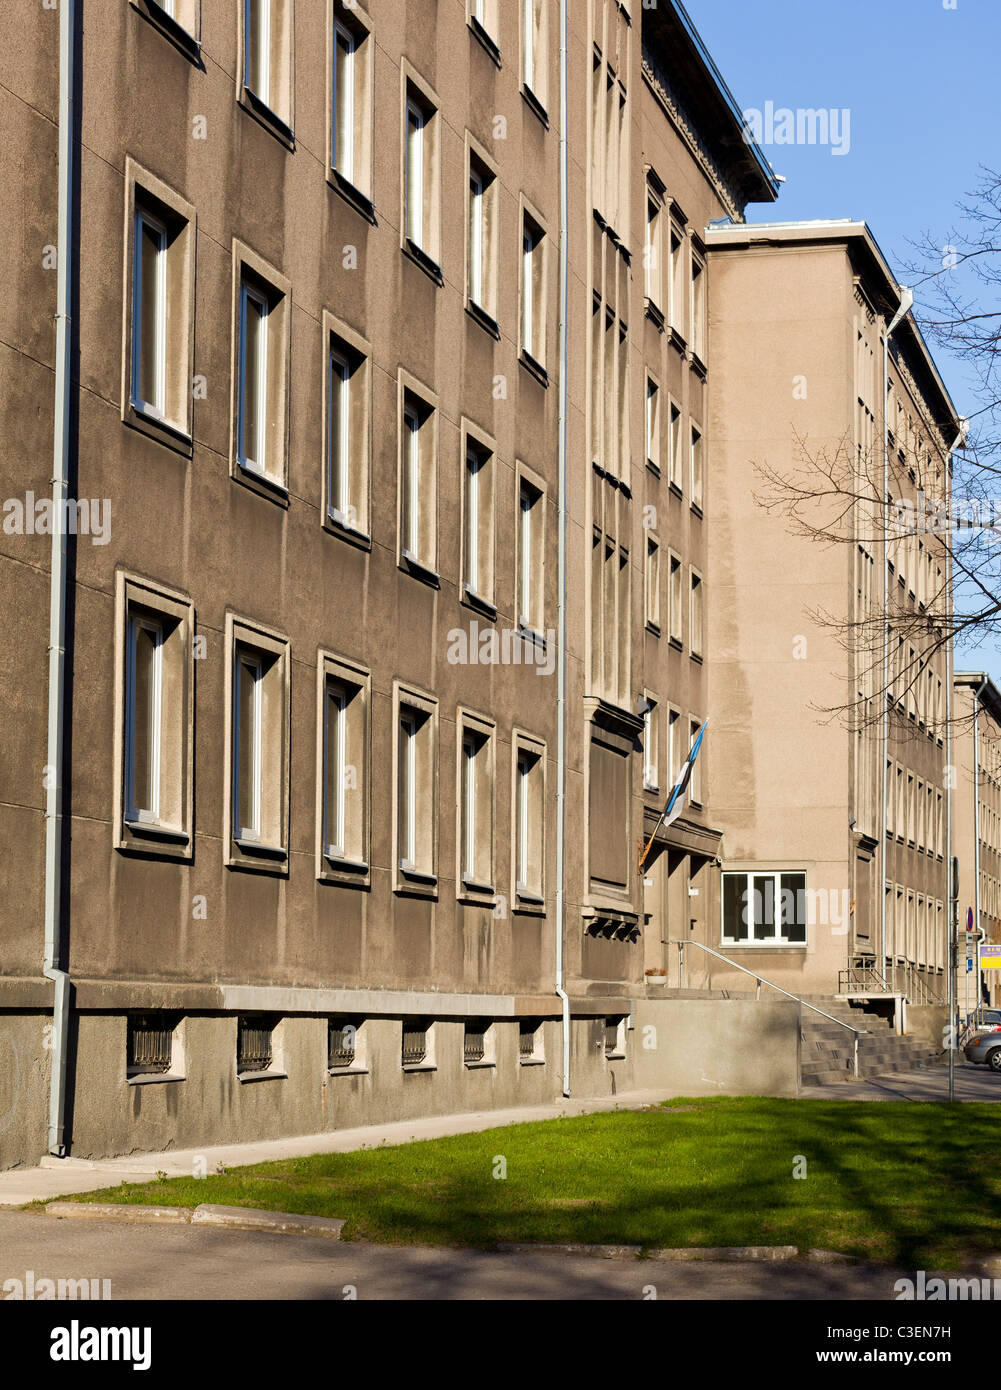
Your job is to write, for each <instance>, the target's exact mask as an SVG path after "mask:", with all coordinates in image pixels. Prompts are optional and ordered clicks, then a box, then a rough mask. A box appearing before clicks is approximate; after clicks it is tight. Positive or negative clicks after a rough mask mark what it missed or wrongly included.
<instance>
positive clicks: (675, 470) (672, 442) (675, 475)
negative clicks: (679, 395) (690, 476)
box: [668, 401, 685, 492]
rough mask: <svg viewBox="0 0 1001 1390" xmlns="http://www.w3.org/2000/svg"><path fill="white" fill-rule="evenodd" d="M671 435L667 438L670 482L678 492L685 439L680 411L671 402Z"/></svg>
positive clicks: (681, 477)
mask: <svg viewBox="0 0 1001 1390" xmlns="http://www.w3.org/2000/svg"><path fill="white" fill-rule="evenodd" d="M670 430H671V437H670V439H669V440H668V450H669V453H670V468H671V474H670V483H671V486H672V487H676V488H677V489H678V491H679V492H680V491H681V490H682V486H683V480H684V473H685V467H684V453H685V441H684V437H683V433H682V428H681V411H680V410H679V409H678V407H677V406H676V405H675V404H674V402H673V401H672V402H671V426H670Z"/></svg>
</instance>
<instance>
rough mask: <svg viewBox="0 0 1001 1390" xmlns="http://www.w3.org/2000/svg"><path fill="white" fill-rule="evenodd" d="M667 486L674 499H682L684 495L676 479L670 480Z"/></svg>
mask: <svg viewBox="0 0 1001 1390" xmlns="http://www.w3.org/2000/svg"><path fill="white" fill-rule="evenodd" d="M667 485H668V487H669V488H670V490H671V491H672V492H673V493H674V495H675V497H677V498H679V499H683V498H684V495H685V494H684V493H683V492H682V490H681V484H680V483H679V482H678V480H677V478H671V479H670V481H669V482H668V484H667Z"/></svg>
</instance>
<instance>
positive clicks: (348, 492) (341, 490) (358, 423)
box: [323, 313, 372, 536]
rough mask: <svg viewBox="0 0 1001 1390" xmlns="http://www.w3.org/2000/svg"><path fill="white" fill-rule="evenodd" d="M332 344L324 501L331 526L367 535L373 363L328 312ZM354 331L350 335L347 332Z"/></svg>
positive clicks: (363, 346)
mask: <svg viewBox="0 0 1001 1390" xmlns="http://www.w3.org/2000/svg"><path fill="white" fill-rule="evenodd" d="M323 322H324V332H325V334H326V338H327V342H328V344H329V348H328V356H327V397H326V403H325V409H326V420H325V426H324V428H325V442H324V449H325V458H324V474H325V485H324V490H325V499H324V511H325V516H326V523H327V526H328V529H329V528H333V529H335V530H338V531H340V532H344V531H349V532H353V533H355V534H357V535H360V536H367V535H368V527H369V471H370V455H371V448H372V434H371V413H372V412H371V393H370V381H371V367H370V352H369V348H368V344H367V343H365V342H364V340H363V339H361V338H359V337H358V336H357V334H355V333H353V332H351V330H350V329H348V328H347V327H345V326H344V325H343V324H339V323H337V321H336V320H334V319H333V318H332V317H331V315H329V314H326V313H325V314H324V316H323ZM348 335H350V337H349V336H348Z"/></svg>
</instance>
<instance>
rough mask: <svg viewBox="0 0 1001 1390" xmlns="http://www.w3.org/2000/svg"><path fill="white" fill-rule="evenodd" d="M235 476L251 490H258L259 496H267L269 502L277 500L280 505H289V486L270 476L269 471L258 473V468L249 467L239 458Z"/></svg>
mask: <svg viewBox="0 0 1001 1390" xmlns="http://www.w3.org/2000/svg"><path fill="white" fill-rule="evenodd" d="M233 478H234V480H235V481H236V482H238V483H242V484H243V486H244V487H246V488H249V489H250V491H251V492H256V493H257V495H258V497H266V498H267V499H268V501H269V502H276V503H277V504H278V506H279V507H288V505H289V493H288V488H287V487H286V486H285V484H284V483H280V482H278V480H277V479H276V478H270V477H268V475H267V473H258V472H257V470H256V469H254V468H248V467H247V466H246V464H243V463H241V462H240V460H239V459H237V460H236V465H235V468H234V470H233Z"/></svg>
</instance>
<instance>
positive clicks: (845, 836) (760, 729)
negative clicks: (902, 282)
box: [703, 222, 959, 1004]
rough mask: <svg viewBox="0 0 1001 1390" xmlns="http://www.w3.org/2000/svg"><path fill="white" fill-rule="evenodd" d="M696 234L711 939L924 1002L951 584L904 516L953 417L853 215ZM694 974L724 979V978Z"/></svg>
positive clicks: (857, 986) (866, 991)
mask: <svg viewBox="0 0 1001 1390" xmlns="http://www.w3.org/2000/svg"><path fill="white" fill-rule="evenodd" d="M707 239H708V243H709V263H710V271H711V281H710V285H711V293H710V305H711V312H712V321H713V330H714V331H713V356H714V369H715V370H714V390H713V393H712V396H711V423H710V429H709V437H710V448H711V451H712V458H713V487H712V488H711V490H710V494H709V497H710V501H709V517H708V519H709V524H710V526H711V529H712V536H713V544H712V546H711V547H710V568H709V580H710V584H711V587H712V592H713V596H714V602H713V604H712V605H711V607H710V614H711V623H710V642H709V651H710V665H711V676H712V680H713V715H714V720H715V727H714V731H713V734H714V757H713V759H712V761H711V762H710V805H711V807H712V813H713V817H714V819H715V821H716V822H717V823H718V824H719V825H720V826H721V828H722V830H723V851H722V858H723V867H722V879H723V885H722V897H723V908H722V913H721V916H720V919H719V922H720V925H719V929H718V934H717V933H715V932H714V934H713V937H712V938H711V939H710V941H709V944H710V945H713V946H715V947H717V948H718V949H721V950H722V951H723V952H725V953H727V954H728V955H730V956H731V957H732V959H734V960H739V961H740V962H741V963H743V964H745V965H747V966H748V967H749V968H750V969H753V970H755V971H757V972H759V973H761V974H763V975H765V976H767V977H768V978H769V979H773V980H775V981H776V983H778V984H780V985H782V986H784V987H785V988H786V989H790V990H792V991H794V992H796V993H798V994H823V995H827V996H828V997H831V996H833V995H834V994H836V993H842V994H853V995H868V996H870V997H872V998H874V999H879V998H880V997H883V998H885V997H887V996H891V997H892V998H893V999H894V1000H906V1001H909V1002H910V1003H911V1004H932V1003H939V1002H941V1001H942V999H943V997H944V993H945V981H944V977H943V970H944V966H945V943H946V933H945V912H946V905H947V901H948V887H947V880H946V863H947V849H946V805H945V797H946V792H947V785H948V779H947V777H946V775H945V766H946V761H947V759H946V752H945V720H946V712H947V711H946V697H947V692H948V684H949V679H948V669H947V651H946V649H945V648H944V647H942V646H939V645H938V643H939V640H940V637H941V626H942V625H941V622H940V621H939V620H940V619H941V617H942V616H944V614H945V612H946V611H947V610H946V605H947V603H948V587H949V583H950V576H949V574H948V567H947V558H946V553H945V551H944V549H943V546H942V543H941V540H940V538H939V536H938V535H937V534H935V533H934V531H933V530H932V529H931V528H928V529H927V530H922V528H921V526H920V525H917V524H911V523H909V522H908V521H907V518H908V517H910V518H912V519H913V518H914V517H915V516H917V515H918V512H917V511H916V510H915V503H916V502H917V501H918V499H919V498H920V496H921V494H922V493H923V494H925V495H926V496H927V497H928V498H929V499H934V498H938V499H941V500H942V502H944V503H946V504H947V503H948V501H949V496H950V478H951V451H952V449H953V448H954V447H955V445H956V443H957V437H958V434H959V422H958V420H957V417H956V411H955V409H954V407H953V405H952V403H951V401H950V399H949V396H948V394H947V392H946V390H945V387H944V386H943V384H942V381H941V378H940V377H939V375H938V372H937V370H936V368H935V365H934V363H933V362H932V359H931V357H930V356H929V354H928V351H927V349H926V347H925V345H924V342H923V341H922V338H921V335H920V333H919V331H918V329H917V327H916V326H915V324H914V321H913V319H912V318H911V317H910V316H905V317H898V315H899V313H900V311H901V310H902V309H906V301H905V302H904V303H903V304H902V296H901V291H900V289H899V286H898V285H897V283H896V281H895V280H894V278H893V275H892V274H891V272H890V269H889V267H888V266H887V264H886V262H885V260H884V258H883V256H882V254H881V253H880V251H879V248H878V246H877V244H876V242H875V241H874V239H873V237H872V235H871V233H870V232H869V230H868V228H867V227H866V225H865V224H864V223H852V222H832V223H802V224H774V225H768V224H761V225H756V226H754V227H748V226H743V227H742V226H733V227H718V228H713V229H711V230H710V232H709V233H708V238H707ZM895 319H896V320H897V321H896V324H895V323H894V320H895ZM890 329H892V335H891V337H890V353H889V370H888V387H887V393H886V417H885V423H886V429H887V434H886V442H887V448H886V456H885V459H884V452H883V438H884V435H883V430H884V414H883V408H882V406H881V397H882V396H883V341H884V335H885V334H886V333H887V332H888V331H889V330H890ZM884 463H885V467H886V470H887V472H886V478H887V485H888V490H889V494H890V496H891V497H892V499H893V506H892V508H888V510H887V513H886V517H885V518H884V517H883V516H882V515H881V514H880V508H879V507H878V506H874V505H873V502H874V499H878V498H880V497H881V496H884V495H885V494H884V492H883V481H882V479H883V468H884ZM776 475H778V481H779V483H780V484H781V483H783V482H785V483H787V487H786V490H785V491H784V493H783V491H782V488H781V486H780V487H779V488H778V490H776ZM804 479H805V480H806V483H805V486H806V488H807V496H806V497H805V498H798V497H797V496H796V495H795V489H796V488H797V487H800V486H803V485H804V483H803V480H804ZM818 479H822V480H824V479H826V480H825V481H823V482H818ZM768 502H771V503H778V504H779V505H775V506H766V505H764V503H768ZM789 503H793V504H795V518H796V519H798V520H799V521H800V522H802V521H804V520H805V522H806V524H807V526H808V527H809V526H812V527H813V528H814V529H815V530H819V531H820V532H822V533H824V537H825V539H826V543H825V539H817V538H815V537H814V536H813V535H809V534H806V533H804V531H803V529H802V527H801V526H797V524H796V523H795V520H794V519H793V518H791V515H790V512H789V507H788V504H789ZM833 517H838V518H840V521H839V522H836V523H835V522H832V518H833ZM884 559H885V561H886V574H887V592H886V594H885V595H884V591H883V572H884ZM884 604H885V606H884ZM884 612H887V613H888V621H887V622H886V623H885V624H884V616H883V615H884ZM884 643H885V645H884ZM884 661H885V673H886V680H885V681H884ZM884 690H888V691H889V698H887V699H886V700H885V702H884V699H883V691H884ZM884 704H885V707H886V711H887V712H886V722H885V724H884V722H883V717H882V710H883V708H884ZM832 716H833V717H832ZM884 761H885V782H884V779H883V777H882V775H881V774H882V771H883V764H884ZM745 895H747V896H746V897H745ZM745 902H749V903H752V904H753V907H752V908H751V909H750V910H749V911H747V912H745V911H743V910H742V906H741V905H742V904H743V903H745ZM703 978H704V977H703ZM712 979H713V982H714V983H717V984H719V985H721V986H739V983H740V976H739V974H738V972H736V971H735V970H733V969H731V968H730V967H729V966H726V965H720V966H718V967H716V968H714V969H713V971H712Z"/></svg>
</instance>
